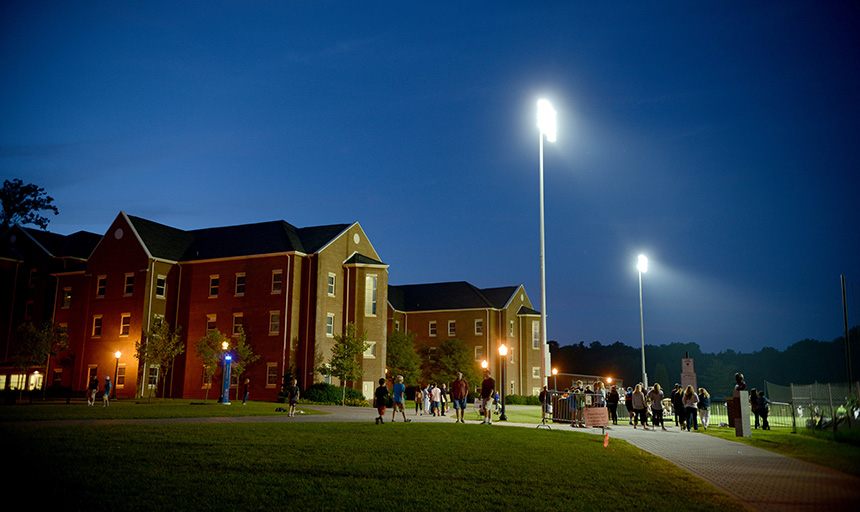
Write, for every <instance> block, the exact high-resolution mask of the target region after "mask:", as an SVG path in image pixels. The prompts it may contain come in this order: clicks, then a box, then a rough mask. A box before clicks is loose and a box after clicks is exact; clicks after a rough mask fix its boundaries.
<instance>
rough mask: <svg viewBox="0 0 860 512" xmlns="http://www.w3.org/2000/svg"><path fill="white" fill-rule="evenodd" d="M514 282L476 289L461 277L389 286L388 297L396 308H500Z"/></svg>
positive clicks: (510, 292)
mask: <svg viewBox="0 0 860 512" xmlns="http://www.w3.org/2000/svg"><path fill="white" fill-rule="evenodd" d="M518 288H519V287H518V286H505V287H501V288H485V289H479V288H476V287H475V286H472V285H471V284H469V283H467V282H465V281H458V282H452V283H431V284H412V285H404V286H393V285H391V286H389V287H388V301H389V302H390V303H391V306H392V307H393V308H394V309H396V310H398V311H407V312H408V311H436V310H451V309H486V308H492V309H503V308H504V307H505V306H506V305H507V303H508V301H509V300H510V298H511V296H512V295H513V294H514V293H515V292H516V291H517V289H518Z"/></svg>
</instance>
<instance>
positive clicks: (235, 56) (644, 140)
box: [0, 0, 860, 352]
mask: <svg viewBox="0 0 860 512" xmlns="http://www.w3.org/2000/svg"><path fill="white" fill-rule="evenodd" d="M402 4H403V3H402V2H389V3H383V2H379V3H375V2H371V3H369V4H368V3H367V2H234V1H230V2H221V1H206V2H165V3H158V2H55V3H50V2H48V3H45V2H31V1H9V0H7V1H4V2H3V3H2V4H0V178H4V179H5V178H21V179H23V180H24V181H25V182H32V183H36V184H38V185H40V186H43V187H45V189H46V190H47V191H48V193H49V194H50V195H52V196H53V197H54V199H55V203H56V205H57V206H58V207H59V209H60V215H59V216H57V217H52V222H51V224H50V227H49V229H50V230H51V231H54V232H58V233H63V234H68V233H72V232H75V231H78V230H88V231H93V232H96V233H103V232H104V231H105V230H106V229H107V227H108V225H109V223H110V222H111V221H112V220H113V219H114V217H115V216H116V215H117V213H118V212H119V211H120V210H125V211H126V212H128V213H130V214H133V215H138V216H142V217H145V218H148V219H151V220H154V221H157V222H161V223H164V224H167V225H170V226H174V227H178V228H185V229H193V228H201V227H211V226H221V225H230V224H241V223H252V222H261V221H267V220H276V219H283V220H286V221H287V222H290V223H291V224H294V225H296V226H299V227H305V226H314V225H322V224H332V223H343V222H352V221H358V222H359V223H360V224H361V225H362V227H363V228H364V229H365V230H366V231H367V233H368V236H369V237H370V240H371V242H372V243H373V244H374V246H375V248H376V250H377V251H378V252H379V254H380V255H381V257H382V259H383V260H384V261H385V262H386V263H388V264H389V265H390V269H389V278H390V282H391V284H413V283H427V282H443V281H459V280H465V281H469V282H470V283H472V284H474V285H476V286H479V287H495V286H506V285H516V284H523V285H525V287H526V291H527V292H528V293H529V295H530V297H531V300H532V302H533V304H535V306H536V307H539V304H540V284H539V259H538V249H539V238H538V226H539V225H538V213H539V208H538V132H537V128H536V126H535V103H536V101H537V99H538V98H540V97H546V98H547V99H549V100H550V101H551V102H552V103H553V104H554V106H555V108H556V109H557V110H558V119H559V136H558V142H557V143H555V144H547V145H546V148H545V172H546V243H547V256H546V258H547V283H548V286H547V290H548V307H547V312H548V315H549V320H548V334H549V339H555V340H558V341H559V342H560V343H562V344H568V343H576V342H579V341H585V342H586V343H588V342H591V341H594V340H599V341H601V342H602V343H605V344H606V343H612V342H615V341H621V342H623V343H627V344H630V345H633V346H638V344H639V295H638V280H637V273H636V268H635V263H636V256H637V254H639V253H640V252H641V253H645V254H647V255H648V256H649V258H650V260H651V270H650V271H649V272H648V274H646V275H645V276H644V287H645V340H646V343H648V344H665V343H672V342H685V343H686V342H695V343H698V344H699V345H700V346H701V347H702V349H703V350H705V351H714V352H718V351H721V350H724V349H728V348H731V349H734V350H738V351H742V352H751V351H753V350H758V349H761V348H762V347H765V346H771V347H775V348H779V349H782V348H785V347H786V346H787V345H789V344H791V343H793V342H795V341H798V340H801V339H804V338H817V339H822V340H831V339H833V338H835V337H837V336H839V335H841V333H842V301H841V290H840V282H839V276H840V274H845V275H846V278H847V279H848V281H849V286H851V285H854V284H856V287H857V288H858V290H857V292H858V294H860V208H858V204H857V197H858V190H860V186H858V185H860V178H858V162H860V130H858V120H860V99H858V94H860V36H858V33H860V30H858V27H860V6H858V3H857V2H850V1H849V2H716V3H715V2H709V3H701V2H686V1H684V2H658V3H656V4H655V3H652V2H608V3H607V2H510V3H509V2H467V3H465V4H466V5H463V4H464V3H463V2H452V3H446V2H432V3H425V5H423V6H421V7H414V6H412V5H402ZM406 4H412V2H407V3H406ZM606 4H609V5H606ZM849 292H850V290H849ZM849 300H853V296H849ZM851 316H852V318H851V322H852V325H853V324H857V323H860V319H858V316H857V306H855V305H854V304H853V302H852V304H851Z"/></svg>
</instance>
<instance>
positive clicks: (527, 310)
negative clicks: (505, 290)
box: [517, 306, 540, 315]
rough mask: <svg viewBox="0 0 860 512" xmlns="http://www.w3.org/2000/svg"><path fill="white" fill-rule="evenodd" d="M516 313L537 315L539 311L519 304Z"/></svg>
mask: <svg viewBox="0 0 860 512" xmlns="http://www.w3.org/2000/svg"><path fill="white" fill-rule="evenodd" d="M517 314H518V315H539V314H540V311H535V310H534V309H532V308H527V307H525V306H520V310H519V311H517Z"/></svg>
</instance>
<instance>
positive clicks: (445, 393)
mask: <svg viewBox="0 0 860 512" xmlns="http://www.w3.org/2000/svg"><path fill="white" fill-rule="evenodd" d="M441 387H442V391H441V392H442V402H441V407H442V416H445V413H446V412H447V411H448V388H447V387H445V383H444V382H443V383H442V386H441Z"/></svg>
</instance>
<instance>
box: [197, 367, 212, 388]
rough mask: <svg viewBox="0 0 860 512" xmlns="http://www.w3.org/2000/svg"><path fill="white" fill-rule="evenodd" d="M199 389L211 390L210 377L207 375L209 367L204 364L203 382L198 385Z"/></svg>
mask: <svg viewBox="0 0 860 512" xmlns="http://www.w3.org/2000/svg"><path fill="white" fill-rule="evenodd" d="M200 388H201V389H211V388H212V375H209V367H208V366H206V365H205V364H204V365H203V382H202V383H201V384H200Z"/></svg>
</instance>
